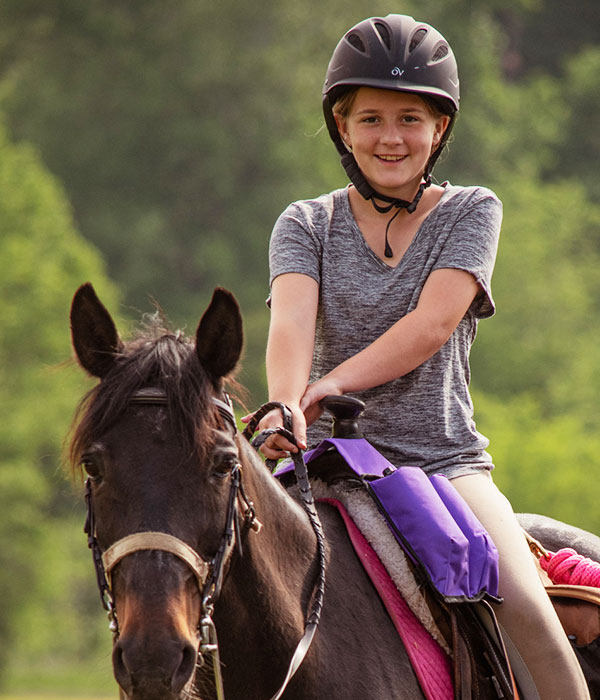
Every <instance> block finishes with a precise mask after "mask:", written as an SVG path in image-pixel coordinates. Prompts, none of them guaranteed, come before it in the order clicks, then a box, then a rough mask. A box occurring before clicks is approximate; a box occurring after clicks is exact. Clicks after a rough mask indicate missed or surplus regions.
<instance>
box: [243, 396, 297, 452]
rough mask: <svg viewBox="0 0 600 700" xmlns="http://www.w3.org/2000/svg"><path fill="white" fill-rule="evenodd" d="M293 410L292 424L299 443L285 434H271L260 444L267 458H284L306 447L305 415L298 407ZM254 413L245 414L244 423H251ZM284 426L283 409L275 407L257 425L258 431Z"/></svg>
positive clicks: (261, 450) (292, 408) (291, 409)
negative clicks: (292, 440)
mask: <svg viewBox="0 0 600 700" xmlns="http://www.w3.org/2000/svg"><path fill="white" fill-rule="evenodd" d="M290 411H291V412H292V425H293V428H294V437H295V439H296V443H297V445H295V444H294V443H293V442H290V441H289V440H288V439H287V438H286V437H285V436H284V435H279V434H277V433H274V434H273V435H269V437H268V438H267V439H266V440H265V442H264V443H263V444H262V445H261V446H260V448H259V449H260V452H262V453H263V455H264V456H265V457H266V458H267V459H283V458H284V457H287V456H288V455H289V453H290V452H298V449H302V450H305V449H306V421H305V419H304V415H303V414H302V412H301V411H300V409H299V408H298V407H290ZM252 417H253V414H249V415H247V416H244V417H243V418H242V419H241V420H242V422H244V423H249V422H250V420H251V419H252ZM282 426H283V417H282V415H281V411H279V410H278V409H274V410H272V411H270V412H269V413H267V415H266V416H264V417H263V419H262V420H261V421H260V423H259V424H258V425H257V427H256V429H257V431H259V432H260V431H263V430H268V429H270V428H280V427H282Z"/></svg>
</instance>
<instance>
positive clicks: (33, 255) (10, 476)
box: [0, 128, 116, 680]
mask: <svg viewBox="0 0 600 700" xmlns="http://www.w3.org/2000/svg"><path fill="white" fill-rule="evenodd" d="M0 265H1V268H2V274H0V299H1V300H2V302H1V304H0V328H2V333H1V334H0V471H1V474H2V488H1V489H0V541H1V542H2V547H0V599H1V600H2V606H0V680H1V677H2V672H3V671H4V664H5V662H6V659H7V654H8V652H9V650H10V649H11V648H13V647H14V644H15V638H16V637H17V634H20V635H21V636H22V637H23V638H27V636H28V635H31V634H32V633H33V629H27V630H24V629H23V628H22V627H21V626H20V625H19V626H18V625H17V621H18V620H19V621H20V620H21V618H20V615H21V613H22V612H23V609H24V608H26V607H27V605H28V604H29V603H30V602H31V601H32V600H33V599H34V598H35V594H36V593H39V591H40V578H39V576H40V572H41V571H42V570H45V568H46V566H45V565H40V563H39V561H38V556H43V554H46V555H47V556H48V557H53V554H52V553H51V552H49V551H48V549H47V539H46V538H47V535H48V528H52V523H53V522H55V521H56V519H59V518H61V517H64V515H65V513H71V512H72V503H73V501H72V498H68V497H67V495H66V494H67V489H66V486H65V482H64V481H61V479H60V477H59V478H58V480H57V471H58V465H59V462H60V451H61V444H62V439H63V436H64V434H65V432H66V430H67V426H68V422H69V417H70V415H71V414H72V412H73V408H74V405H75V402H76V400H77V397H78V395H80V394H81V393H82V391H83V387H84V382H83V381H82V380H81V378H80V373H77V374H75V373H74V372H70V371H69V370H68V368H66V367H63V368H59V367H58V366H57V365H58V364H59V363H61V362H64V361H65V359H67V358H68V357H69V354H70V351H69V325H68V307H69V301H70V298H71V296H72V294H73V292H74V290H75V288H76V287H77V286H78V285H79V284H80V283H81V282H83V281H85V280H86V279H88V278H89V277H94V278H95V279H96V280H97V282H98V285H99V287H100V289H101V290H102V292H103V294H105V295H106V296H107V298H108V299H110V300H111V301H112V302H113V303H115V298H116V295H115V292H114V289H113V287H112V286H111V285H110V284H109V283H108V282H107V281H106V277H105V272H104V269H103V266H102V264H101V262H100V258H99V256H98V254H97V252H96V251H95V250H93V249H92V248H91V246H90V245H89V244H87V243H85V242H84V241H83V240H82V239H81V238H80V237H79V236H78V234H77V233H76V232H75V229H74V227H73V221H72V217H71V212H70V209H69V206H68V204H67V201H66V199H65V196H64V192H63V191H62V189H61V188H60V186H59V185H58V184H57V182H56V180H55V179H54V178H52V177H51V176H50V175H49V174H48V173H47V171H46V170H45V168H44V167H43V165H42V164H41V161H40V158H39V156H38V154H37V152H36V151H35V150H34V149H33V148H31V147H29V146H26V145H24V144H22V145H19V146H15V145H13V144H11V143H10V142H9V140H8V139H7V137H6V133H5V131H4V129H3V128H1V129H0ZM81 544H82V552H81V553H82V556H83V555H84V551H83V550H84V539H83V536H82V537H81ZM52 564H53V565H54V566H56V567H57V568H61V567H68V562H57V561H56V559H55V558H54V559H53V560H52ZM18 627H19V628H20V629H19V630H17V628H18Z"/></svg>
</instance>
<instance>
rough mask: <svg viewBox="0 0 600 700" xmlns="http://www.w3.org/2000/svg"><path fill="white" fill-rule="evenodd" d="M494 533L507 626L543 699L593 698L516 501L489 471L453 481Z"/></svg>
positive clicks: (499, 609) (500, 609)
mask: <svg viewBox="0 0 600 700" xmlns="http://www.w3.org/2000/svg"><path fill="white" fill-rule="evenodd" d="M451 483H452V485H453V486H454V487H455V488H456V489H457V491H458V492H459V493H460V494H461V496H462V497H463V498H464V499H465V501H466V502H467V503H468V504H469V506H470V507H471V509H472V510H473V512H474V513H475V515H476V516H477V517H478V518H479V520H480V521H481V523H482V524H483V526H484V527H485V528H486V530H487V531H488V532H489V533H490V535H491V537H492V539H493V541H494V543H495V545H496V547H497V548H498V552H499V555H500V595H501V596H502V597H503V598H504V602H503V603H502V604H501V605H500V606H498V607H497V608H496V614H497V617H498V621H499V622H500V624H501V626H502V627H503V628H504V629H505V630H506V632H507V633H508V635H509V637H510V638H511V640H512V642H513V643H514V644H515V646H516V647H517V649H518V650H519V652H520V654H521V656H522V658H523V660H524V661H525V663H526V665H527V666H528V668H529V671H530V673H531V675H532V677H533V680H534V682H535V684H536V686H537V689H538V693H539V696H540V699H541V700H589V699H590V696H589V692H588V690H587V685H586V682H585V679H584V677H583V673H582V671H581V668H580V666H579V663H578V662H577V658H576V657H575V654H574V652H573V650H572V649H571V644H570V642H569V640H568V639H567V637H566V635H565V633H564V631H563V628H562V626H561V624H560V621H559V619H558V617H557V616H556V613H555V612H554V608H553V607H552V604H551V603H550V599H549V598H548V595H547V594H546V592H545V590H544V587H543V585H542V583H541V582H540V579H539V577H538V574H537V571H536V568H535V564H534V561H533V559H532V557H531V554H530V552H529V547H528V545H527V543H526V540H525V537H524V536H523V532H522V530H521V527H520V525H519V523H518V522H517V519H516V517H515V515H514V513H513V510H512V508H511V505H510V503H509V502H508V500H507V499H506V498H505V497H504V496H503V495H502V494H501V493H500V491H499V490H498V489H497V488H496V486H495V484H494V482H493V480H492V477H491V475H490V474H489V473H488V472H482V473H478V474H470V475H468V476H461V477H457V478H456V479H453V480H452V481H451Z"/></svg>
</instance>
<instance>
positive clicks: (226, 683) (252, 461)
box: [70, 283, 600, 700]
mask: <svg viewBox="0 0 600 700" xmlns="http://www.w3.org/2000/svg"><path fill="white" fill-rule="evenodd" d="M71 333H72V343H73V347H74V351H75V355H76V358H77V360H78V362H79V364H80V365H81V367H82V368H83V369H84V370H85V371H86V372H87V373H88V374H89V375H91V376H92V377H95V378H97V379H98V380H100V381H99V382H98V383H97V384H96V385H95V386H94V387H93V388H92V389H91V390H90V391H89V392H88V394H87V395H86V396H85V397H84V398H83V399H82V401H81V403H80V406H79V408H78V411H77V413H76V416H75V419H74V423H73V433H72V437H71V443H70V457H71V460H72V463H73V466H74V468H77V467H78V466H79V465H80V466H81V467H82V468H83V469H84V470H85V472H86V474H87V481H86V500H87V502H88V521H87V523H86V531H87V533H88V542H89V544H90V547H91V548H92V551H93V554H94V561H95V565H96V574H97V577H98V583H99V586H100V589H101V593H102V596H103V601H104V603H105V606H106V607H107V608H108V609H109V615H110V617H111V620H112V623H111V624H112V628H113V632H114V635H115V638H114V647H113V655H112V661H113V670H114V676H115V679H116V681H117V683H118V685H119V687H120V689H121V692H122V694H123V695H124V696H125V697H127V698H129V700H183V699H184V698H185V699H188V698H202V699H203V700H217V699H218V700H220V699H221V698H222V697H227V698H228V700H241V699H242V698H244V699H247V698H249V697H250V698H253V699H256V700H262V699H263V698H264V699H265V700H268V699H269V698H272V697H279V695H280V694H281V693H282V692H285V698H286V700H317V698H323V697H327V698H331V700H342V699H343V700H364V698H369V699H370V700H383V699H384V698H386V699H387V698H390V697H393V698H398V699H400V698H402V699H404V700H422V698H424V696H423V693H422V691H421V688H420V685H419V682H418V680H417V677H416V675H415V672H414V671H413V669H412V667H411V664H410V662H409V658H408V655H407V652H406V650H405V648H404V646H403V644H402V642H401V640H400V637H399V636H398V633H397V632H396V629H395V627H394V625H393V623H392V621H391V620H390V617H389V615H388V613H387V611H386V609H385V608H384V605H383V604H382V602H381V601H380V599H379V597H378V595H377V593H376V591H375V589H374V586H373V584H372V583H371V580H370V579H369V578H368V576H367V574H366V573H365V570H364V568H363V566H362V565H361V563H360V561H359V560H358V558H357V556H356V554H355V553H354V550H353V548H352V546H351V544H350V542H349V539H348V536H347V533H346V529H345V525H344V524H343V522H342V519H341V516H340V514H339V512H338V510H337V509H336V508H334V507H333V506H332V505H330V504H328V503H319V504H318V515H319V518H320V522H321V524H322V530H323V532H324V538H325V539H324V557H325V562H324V563H325V565H326V580H325V588H324V602H323V606H322V610H321V611H320V620H319V626H318V631H317V633H316V634H315V635H314V637H313V638H312V644H311V645H310V648H309V649H308V652H306V649H304V650H303V652H302V653H305V654H306V655H305V657H304V660H303V662H302V663H301V664H300V666H299V668H297V670H296V669H295V668H294V669H293V671H295V673H293V671H292V667H293V666H294V665H296V666H297V664H294V661H293V660H294V659H295V658H296V657H297V656H298V648H299V647H298V645H299V640H305V639H306V620H307V616H309V612H310V611H311V610H313V609H314V603H315V598H316V597H317V592H316V589H317V588H318V586H317V584H318V582H319V577H320V573H321V572H320V566H319V556H318V555H319V543H318V538H316V537H315V530H314V527H313V524H312V523H311V520H310V518H309V517H308V516H307V512H306V511H305V509H304V508H303V507H302V505H301V504H300V503H299V501H298V500H297V499H296V498H294V497H292V496H291V495H290V493H289V492H288V491H287V490H286V489H285V488H284V487H283V486H282V485H281V484H280V483H279V482H278V481H277V480H276V479H274V478H273V476H272V475H271V473H270V471H269V470H268V468H267V467H266V466H265V463H264V462H263V461H262V460H261V459H260V458H259V457H258V455H257V454H256V451H255V450H254V449H253V448H252V447H251V446H250V445H249V444H248V442H247V440H246V439H245V438H244V437H242V436H241V435H240V433H239V432H238V431H237V430H236V428H235V420H234V419H233V412H232V410H231V408H230V404H229V399H228V395H227V393H226V389H227V390H228V391H235V382H234V381H233V382H232V380H231V379H230V377H231V375H232V373H233V372H234V370H235V368H236V366H237V364H238V361H239V358H240V355H241V352H242V345H243V331H242V318H241V314H240V309H239V306H238V304H237V302H236V300H235V298H234V296H233V295H232V294H231V293H230V292H228V291H227V290H225V289H222V288H217V289H215V291H214V294H213V297H212V299H211V301H210V304H209V305H208V307H207V309H206V310H205V312H204V314H203V315H202V318H201V319H200V322H199V324H198V327H197V330H196V334H195V337H194V338H187V337H185V336H184V335H183V334H181V333H179V332H177V333H174V332H172V331H169V330H166V329H164V328H163V327H162V323H161V322H160V320H159V319H158V318H156V317H155V318H154V319H152V320H151V321H149V322H148V323H147V324H146V327H145V328H143V329H142V330H141V331H140V332H139V333H138V335H137V337H135V338H133V339H132V340H130V341H128V342H123V341H122V340H121V338H120V336H119V333H118V331H117V328H116V326H115V323H114V321H113V319H112V317H111V315H110V313H109V311H108V310H107V309H106V308H105V307H104V305H103V304H102V302H101V301H100V299H99V298H98V297H97V295H96V293H95V291H94V289H93V287H92V285H91V284H89V283H88V284H85V285H83V286H81V287H80V288H79V289H78V290H77V292H76V294H75V296H74V298H73V302H72V307H71ZM532 520H533V521H535V516H531V518H530V523H529V527H530V530H531V531H532V534H534V536H538V539H540V540H542V542H543V541H544V536H543V535H542V534H541V533H536V527H535V522H531V521H532ZM568 534H569V532H568V529H567V537H566V539H568ZM590 537H591V538H593V536H590ZM148 538H149V539H148ZM596 539H597V538H596ZM598 543H600V540H598V541H597V542H596V540H593V539H592V540H591V545H590V548H591V549H592V550H594V548H596V549H595V550H594V551H595V553H596V554H597V555H598V554H600V546H598ZM217 633H218V634H217ZM301 645H302V643H301ZM216 651H218V654H217V655H216V656H214V657H213V664H212V666H211V663H210V662H209V661H210V658H211V654H215V652H216ZM290 676H291V678H290ZM283 688H285V691H283Z"/></svg>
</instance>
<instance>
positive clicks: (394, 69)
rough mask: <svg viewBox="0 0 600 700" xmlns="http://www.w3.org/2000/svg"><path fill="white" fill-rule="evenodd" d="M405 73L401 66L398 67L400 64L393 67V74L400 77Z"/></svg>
mask: <svg viewBox="0 0 600 700" xmlns="http://www.w3.org/2000/svg"><path fill="white" fill-rule="evenodd" d="M403 73H404V71H403V70H402V69H401V68H398V66H395V67H394V68H392V75H393V76H394V77H395V78H399V77H400V76H401V75H402V74H403Z"/></svg>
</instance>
